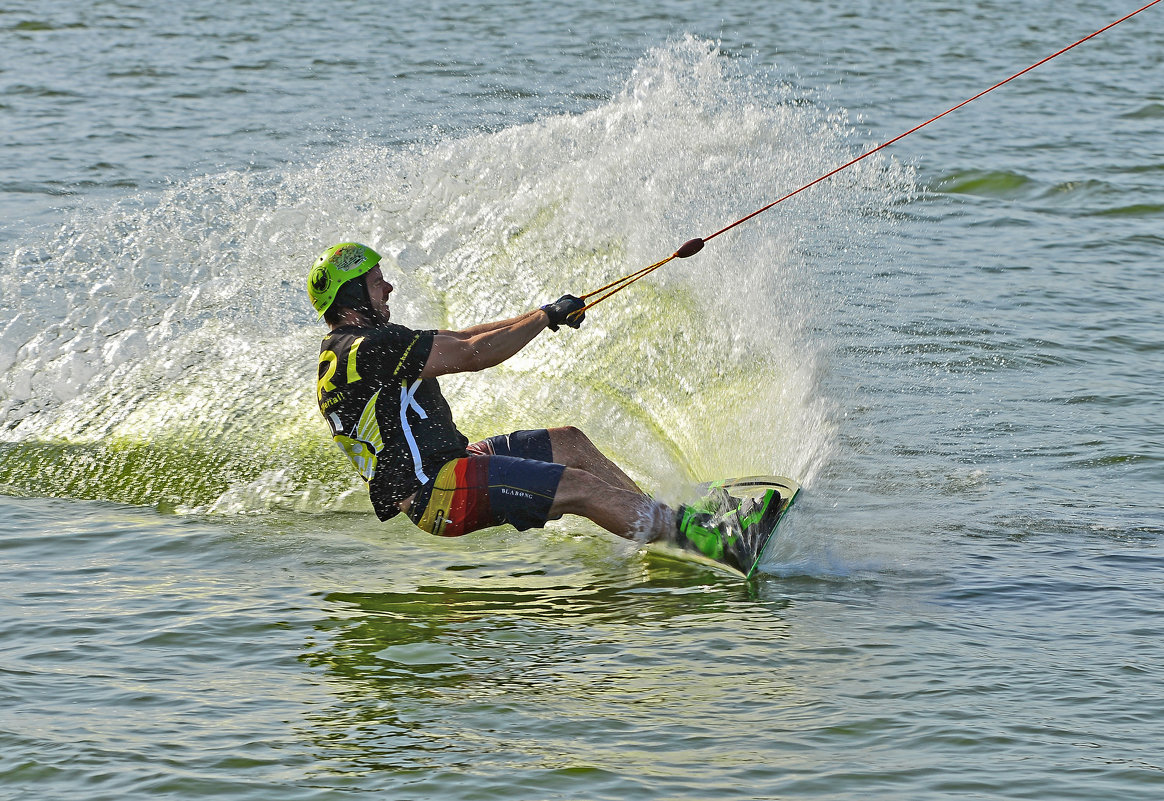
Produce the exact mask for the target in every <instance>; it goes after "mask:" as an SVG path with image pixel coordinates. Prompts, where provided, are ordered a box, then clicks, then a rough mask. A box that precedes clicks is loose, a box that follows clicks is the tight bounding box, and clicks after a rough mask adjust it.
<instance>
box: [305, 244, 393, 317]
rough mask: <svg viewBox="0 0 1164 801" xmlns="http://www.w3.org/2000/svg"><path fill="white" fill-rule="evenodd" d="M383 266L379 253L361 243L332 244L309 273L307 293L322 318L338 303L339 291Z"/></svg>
mask: <svg viewBox="0 0 1164 801" xmlns="http://www.w3.org/2000/svg"><path fill="white" fill-rule="evenodd" d="M379 263H380V254H379V253H377V252H376V251H374V250H372V249H371V248H370V247H368V246H367V245H361V244H360V243H358V242H342V243H340V244H338V245H332V246H331V247H329V248H328V249H327V250H325V251H324V252H323V255H322V256H320V257H319V258H318V259H316V260H315V264H313V265H312V266H311V272H310V273H308V274H307V294H308V296H309V297H310V298H311V305H312V306H313V307H315V310H316V311H317V312H319V316H320V317H322V316H323V313H324V312H325V311H327V308H328V307H329V306H331V304H332V303H333V302H334V301H335V295H336V293H337V292H339V288H340V287H341V286H343V285H344V283H346V282H347V281H350V280H351V279H353V278H358V277H359V276H361V275H363V274H364V273H366V272H368V270H370V269H372V268H373V267H375V266H376V265H377V264H379Z"/></svg>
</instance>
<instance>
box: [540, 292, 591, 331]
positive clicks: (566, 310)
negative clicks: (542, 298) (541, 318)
mask: <svg viewBox="0 0 1164 801" xmlns="http://www.w3.org/2000/svg"><path fill="white" fill-rule="evenodd" d="M585 307H586V304H585V303H583V302H582V299H581V298H576V297H574V296H573V295H562V297H560V298H558V299H557V300H555V301H554V302H553V303H547V304H546V305H545V306H542V311H544V312H545V313H546V314H548V315H549V317H550V330H551V331H557V330H558V326H559V325H561V324H562V323H565V324H566V325H568V326H570V327H571V328H577V327H579V326H580V325H582V321H583V320H585V319H586V312H582V313H581V314H578V315H575V316H573V317H571V316H570V315H571V314H573V313H574V312H576V311H579V310H581V309H583V308H585Z"/></svg>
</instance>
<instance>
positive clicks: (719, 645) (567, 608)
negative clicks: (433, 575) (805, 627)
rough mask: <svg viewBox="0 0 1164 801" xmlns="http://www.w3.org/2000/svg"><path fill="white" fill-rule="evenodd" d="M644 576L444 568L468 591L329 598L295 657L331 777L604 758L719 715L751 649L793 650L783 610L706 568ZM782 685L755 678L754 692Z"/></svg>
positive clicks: (645, 567)
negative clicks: (314, 683)
mask: <svg viewBox="0 0 1164 801" xmlns="http://www.w3.org/2000/svg"><path fill="white" fill-rule="evenodd" d="M638 567H641V575H640V576H639V577H638V578H640V579H641V580H633V579H632V580H630V581H627V580H626V577H615V578H614V579H613V580H612V581H598V582H592V583H589V584H586V585H583V586H575V585H571V584H569V583H568V582H564V581H563V580H562V578H563V577H561V576H554V577H548V576H545V575H543V571H539V570H533V571H528V572H525V573H523V574H521V575H512V576H504V577H503V576H498V577H496V578H494V579H491V580H490V579H483V578H482V577H481V576H479V575H474V574H473V571H474V567H473V566H468V565H465V566H455V568H460V570H458V569H454V568H449V569H450V570H452V572H454V573H459V574H460V577H462V578H463V579H465V581H464V583H463V584H461V585H459V586H452V585H432V584H430V585H427V586H419V587H417V588H416V589H415V590H411V591H404V592H333V593H329V594H327V595H325V596H324V598H323V602H324V606H325V609H326V610H327V611H328V616H327V617H325V618H323V619H322V620H320V621H319V622H318V623H317V624H316V626H315V633H314V635H313V636H312V637H311V638H310V640H309V641H308V643H307V645H306V649H305V652H304V653H303V654H302V656H301V657H300V658H301V660H302V661H303V662H304V663H306V664H308V665H310V666H312V667H314V668H318V669H321V671H322V675H323V683H324V684H325V685H326V687H327V689H328V691H329V692H330V693H331V694H332V696H333V697H334V703H332V704H330V705H328V706H327V707H325V708H321V709H317V710H315V711H314V712H312V713H311V714H309V716H308V719H309V721H310V722H311V724H312V729H311V730H310V732H309V739H310V740H312V741H313V742H314V743H315V744H316V747H317V748H318V749H320V750H321V751H322V752H323V755H324V756H326V759H324V760H322V761H321V764H323V765H325V766H326V768H325V771H326V772H328V773H343V774H347V773H349V772H352V771H355V772H361V771H363V770H373V769H375V770H385V769H390V770H395V771H405V772H409V771H414V770H420V769H430V768H432V767H437V766H439V767H444V768H451V769H458V770H459V769H469V768H471V767H476V768H479V767H480V765H481V763H482V760H484V761H486V762H489V763H492V764H493V765H494V766H497V765H498V764H500V765H515V764H526V765H528V764H530V763H534V764H535V765H539V766H542V767H553V768H555V769H556V768H560V767H563V766H564V765H563V763H562V757H561V755H560V752H554V753H551V752H550V751H547V750H546V749H547V748H549V746H547V745H545V744H546V743H552V742H554V741H558V742H561V741H562V738H567V739H569V738H574V737H576V738H579V739H580V743H581V742H583V741H586V742H588V741H591V740H593V741H594V742H595V743H596V744H601V745H602V747H606V745H607V744H608V739H609V737H615V738H624V737H631V738H632V739H633V732H635V731H636V730H638V729H640V728H642V727H647V728H651V727H654V726H657V725H658V714H659V710H661V709H664V708H670V709H672V710H674V711H675V712H676V713H682V714H693V715H694V716H696V718H697V719H698V716H699V715H701V714H702V715H709V714H712V713H713V712H714V710H716V709H722V708H723V707H724V706H725V701H724V699H725V698H730V697H732V693H733V691H734V689H735V688H736V687H737V686H738V675H739V673H738V671H739V670H740V665H741V664H746V663H748V662H750V661H752V660H754V659H756V653H755V652H756V647H757V644H759V643H762V644H763V645H764V647H765V648H767V649H770V648H771V647H772V645H773V643H776V642H779V641H781V640H784V639H786V638H787V637H788V636H789V634H788V624H787V622H786V621H785V620H784V619H783V617H782V616H781V611H782V610H783V609H784V608H785V607H786V606H787V603H786V602H780V601H776V602H766V603H756V602H755V600H752V599H750V598H749V591H748V590H747V589H745V587H744V585H743V584H742V583H740V582H737V581H734V580H731V579H727V578H720V577H718V576H715V575H714V574H711V573H708V572H707V571H705V570H702V569H688V568H686V567H685V566H671V565H659V564H655V563H652V562H650V561H647V562H643V563H642V564H641V565H639V566H638ZM752 594H753V595H754V592H753V593H752ZM741 631H746V632H747V636H746V637H741V636H740V632H741ZM665 676H671V677H672V678H671V679H668V680H660V679H661V677H665ZM781 684H782V682H781V680H779V679H776V680H774V679H772V678H771V677H761V680H760V682H759V685H760V686H758V687H757V688H754V689H755V690H757V691H759V692H761V693H762V692H764V691H769V692H773V693H781V692H783V691H784V690H783V689H782V687H781V686H780V685H781ZM728 705H730V703H729V704H728ZM580 749H581V752H582V753H585V752H586V751H587V748H586V747H585V746H583V745H580ZM551 750H552V749H551Z"/></svg>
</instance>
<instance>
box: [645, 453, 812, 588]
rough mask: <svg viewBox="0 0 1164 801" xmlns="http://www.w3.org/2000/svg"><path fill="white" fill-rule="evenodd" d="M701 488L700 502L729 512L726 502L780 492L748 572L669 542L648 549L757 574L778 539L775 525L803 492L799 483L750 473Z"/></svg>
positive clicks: (744, 574) (742, 575)
mask: <svg viewBox="0 0 1164 801" xmlns="http://www.w3.org/2000/svg"><path fill="white" fill-rule="evenodd" d="M698 490H699V492H700V493H701V495H702V496H703V498H702V500H701V501H698V502H697V503H701V504H704V505H711V506H713V507H714V506H719V507H721V508H720V509H719V511H726V505H727V503H729V502H734V501H738V500H740V499H746V498H760V497H762V496H763V495H764V493H765V492H766V491H768V490H776V491H777V492H779V493H780V500H779V502H778V503H779V505H778V506H777V509H776V513H775V514H774V515H768V519H767V520H766V521H765V527H764V530H762V531H761V532H760V537H761V539H762V542H761V544H760V546H759V550H758V551H757V553H756V557H755V559H754V561H753V562H752V565H751V567H750V568H749V569H748V570H746V571H745V570H740V569H737V568H736V567H734V566H732V565H729V564H727V563H725V562H721V561H719V560H717V559H712V558H711V557H709V556H706V555H704V554H702V553H699V552H697V551H692V550H687V549H685V548H679V547H677V546H675V545H673V544H667V543H660V542H656V543H651V544H650V545H649V546H647V550H648V551H649V552H650V553H652V554H655V555H657V556H662V557H665V558H668V559H675V560H678V561H682V562H694V563H696V564H700V565H705V566H707V567H711V568H713V569H715V570H718V571H720V572H723V573H728V574H730V575H732V576H735V577H736V578H741V579H745V580H747V579H750V578H752V576H754V575H755V573H756V568H757V567H758V566H759V565H760V563H761V562H763V561H764V556H765V554H766V553H767V552H768V549H769V548H770V547H771V545H772V543H773V542H774V541H775V540H776V537H775V536H774V535H775V534H776V528H777V526H779V524H780V521H781V520H783V519H784V515H785V514H786V513H787V512H788V509H789V508H790V507H791V506H792V502H793V501H795V500H796V495H797V493H799V492H800V484H798V483H797V482H796V481H794V480H793V479H791V478H785V477H784V476H747V477H744V478H726V479H721V480H719V481H707V482H704V483H703V484H700V485H699V487H698ZM730 499H734V501H730ZM711 511H712V513H713V514H714V512H715V511H716V510H715V509H712V510H711Z"/></svg>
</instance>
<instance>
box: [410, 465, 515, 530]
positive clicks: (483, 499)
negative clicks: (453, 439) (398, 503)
mask: <svg viewBox="0 0 1164 801" xmlns="http://www.w3.org/2000/svg"><path fill="white" fill-rule="evenodd" d="M495 524H496V522H495V521H494V519H493V507H492V505H491V504H490V503H489V458H488V457H486V456H468V457H465V458H463V459H454V460H453V461H451V462H446V463H445V465H444V466H443V467H442V468H441V469H440V470H439V471H437V476H436V480H435V481H434V482H433V488H432V497H430V498H429V501H428V505H427V506H426V507H425V509H424V514H423V515H421V518H420V520H419V521H418V522H417V525H418V526H419V527H420V528H421V529H422V530H424V531H428V532H430V533H432V534H436V535H437V536H438V537H460V536H461V535H462V534H467V533H469V532H470V531H476V530H477V529H479V528H485V527H487V526H491V525H495Z"/></svg>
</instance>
